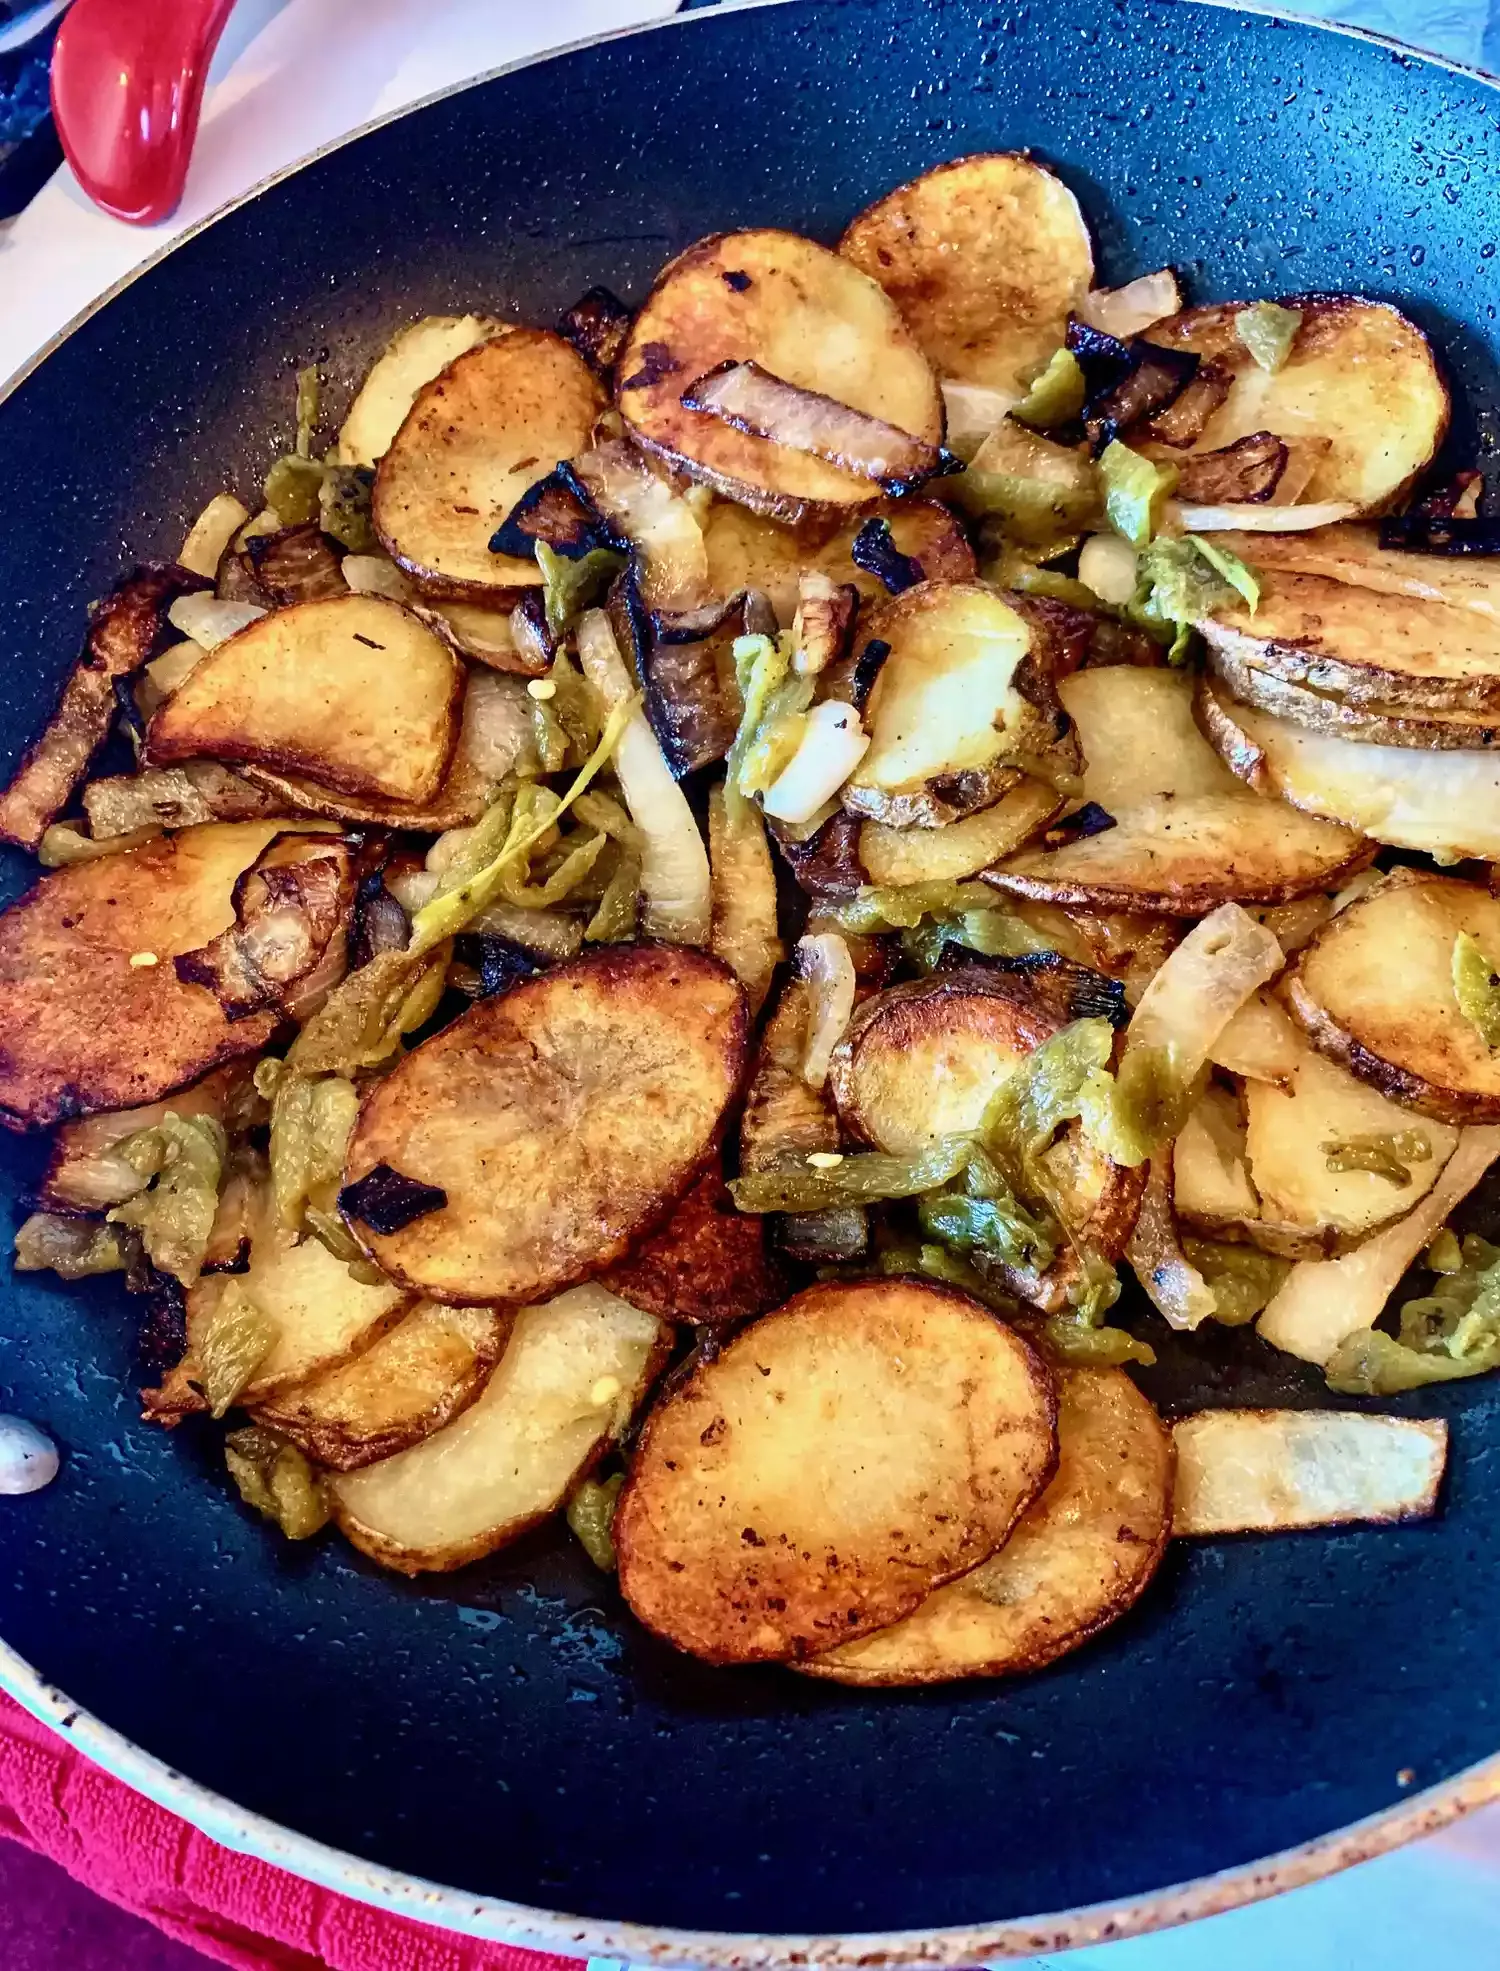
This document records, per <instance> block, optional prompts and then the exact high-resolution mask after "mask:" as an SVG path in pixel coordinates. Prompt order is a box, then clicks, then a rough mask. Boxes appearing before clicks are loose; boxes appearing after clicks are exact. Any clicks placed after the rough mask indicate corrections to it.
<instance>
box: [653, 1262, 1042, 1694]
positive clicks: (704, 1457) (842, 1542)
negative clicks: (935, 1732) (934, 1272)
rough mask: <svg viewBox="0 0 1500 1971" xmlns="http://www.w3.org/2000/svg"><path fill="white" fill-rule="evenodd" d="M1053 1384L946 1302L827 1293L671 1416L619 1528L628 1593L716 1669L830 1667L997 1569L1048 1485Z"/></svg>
mask: <svg viewBox="0 0 1500 1971" xmlns="http://www.w3.org/2000/svg"><path fill="white" fill-rule="evenodd" d="M1055 1416H1056V1399H1055V1397H1054V1394H1053V1388H1052V1379H1051V1377H1050V1375H1049V1374H1048V1372H1047V1369H1046V1367H1045V1366H1044V1364H1043V1363H1042V1361H1041V1360H1040V1358H1039V1357H1038V1356H1036V1355H1035V1354H1033V1352H1032V1351H1031V1349H1030V1348H1028V1346H1027V1345H1026V1343H1025V1342H1024V1341H1022V1340H1021V1338H1020V1336H1019V1335H1017V1334H1015V1333H1014V1332H1012V1330H1011V1329H1009V1328H1007V1327H1005V1326H1004V1325H1003V1324H1002V1323H1001V1322H999V1321H997V1320H996V1319H995V1318H994V1316H993V1315H991V1314H989V1313H988V1312H986V1310H985V1309H983V1308H981V1307H979V1306H978V1305H976V1303H975V1302H973V1301H971V1300H968V1299H966V1298H965V1297H964V1296H963V1295H962V1294H956V1293H953V1292H951V1291H950V1290H948V1289H946V1288H941V1287H934V1286H930V1285H925V1284H924V1285H917V1284H915V1283H914V1282H911V1281H907V1280H882V1281H876V1282H867V1283H864V1284H859V1285H848V1286H820V1287H811V1288H809V1289H808V1290H807V1291H806V1292H805V1293H801V1294H798V1295H797V1297H796V1298H795V1299H794V1300H791V1301H789V1302H788V1303H787V1305H786V1306H785V1307H783V1308H781V1309H780V1310H779V1311H778V1312H777V1313H774V1314H768V1315H766V1316H765V1318H764V1319H762V1320H760V1321H757V1322H756V1323H755V1324H754V1326H753V1327H750V1328H747V1329H746V1330H744V1332H743V1333H741V1334H739V1335H737V1336H736V1337H735V1339H734V1340H733V1341H731V1342H730V1343H729V1345H728V1346H727V1347H726V1348H725V1349H724V1350H723V1351H722V1352H721V1353H720V1354H718V1355H717V1356H715V1357H714V1358H713V1360H711V1361H707V1362H704V1363H702V1364H701V1365H700V1366H699V1367H698V1369H697V1370H696V1371H695V1372H694V1374H693V1375H692V1376H691V1377H690V1378H689V1379H688V1380H687V1381H686V1382H685V1383H684V1384H682V1386H681V1387H680V1388H678V1389H676V1390H674V1391H673V1392H672V1394H671V1395H670V1396H669V1397H668V1398H667V1399H666V1400H665V1401H664V1402H662V1403H661V1405H660V1406H659V1407H658V1408H657V1409H656V1411H655V1412H654V1413H653V1414H652V1416H651V1417H650V1419H649V1420H648V1422H647V1424H646V1428H645V1431H644V1432H643V1434H642V1437H641V1442H640V1445H639V1447H638V1449H637V1451H636V1455H635V1458H634V1461H633V1463H632V1467H631V1471H630V1475H629V1477H628V1478H627V1479H626V1482H625V1488H624V1490H623V1492H622V1493H621V1495H620V1504H619V1509H618V1511H617V1513H616V1515H615V1522H614V1542H615V1548H616V1551H617V1552H618V1554H619V1563H620V1589H621V1592H622V1593H623V1594H624V1596H625V1599H626V1601H627V1602H628V1603H629V1605H630V1607H631V1609H632V1610H633V1611H634V1613H635V1614H636V1615H637V1616H638V1617H639V1618H640V1619H641V1621H642V1622H644V1623H645V1624H646V1626H647V1627H648V1628H649V1629H652V1630H654V1631H655V1632H656V1634H658V1635H660V1636H663V1637H664V1638H665V1639H666V1640H667V1641H668V1642H670V1643H673V1644H675V1646H676V1647H677V1648H678V1649H682V1650H686V1651H688V1652H689V1653H691V1654H692V1655H695V1656H701V1657H704V1658H706V1659H707V1660H708V1661H709V1662H711V1663H753V1662H776V1661H781V1662H785V1661H788V1660H795V1659H798V1658H801V1657H805V1656H808V1655H814V1654H817V1653H818V1652H819V1651H820V1650H821V1649H823V1648H825V1647H826V1646H827V1645H828V1644H829V1643H830V1642H831V1641H832V1640H833V1639H835V1638H839V1639H846V1638H847V1639H850V1640H852V1639H853V1637H855V1636H857V1635H862V1634H864V1633H865V1632H866V1631H868V1630H870V1629H875V1628H883V1627H884V1626H885V1625H886V1624H887V1623H889V1622H894V1621H897V1620H899V1619H900V1617H901V1616H903V1615H906V1614H908V1613H910V1611H911V1610H912V1609H913V1608H915V1607H916V1606H917V1605H918V1603H919V1602H921V1601H922V1600H923V1598H924V1597H925V1596H926V1595H927V1594H928V1593H930V1592H931V1590H932V1589H933V1588H934V1587H937V1586H938V1585H939V1584H940V1583H941V1582H943V1581H947V1580H951V1579H952V1578H953V1577H954V1575H956V1574H959V1573H962V1572H963V1571H964V1570H965V1569H966V1568H968V1567H972V1566H973V1565H975V1564H976V1562H978V1561H980V1560H983V1559H984V1558H986V1557H987V1556H988V1555H989V1554H991V1553H993V1552H994V1551H995V1549H996V1548H997V1547H998V1546H999V1545H1000V1543H1001V1542H1002V1541H1003V1540H1004V1539H1005V1537H1006V1535H1007V1534H1008V1533H1009V1532H1010V1530H1011V1527H1012V1526H1013V1525H1014V1524H1015V1521H1016V1519H1017V1518H1018V1516H1019V1515H1020V1514H1021V1513H1022V1512H1024V1511H1025V1509H1026V1507H1027V1506H1028V1505H1029V1504H1030V1503H1031V1501H1032V1500H1033V1499H1034V1498H1035V1497H1036V1495H1037V1493H1038V1492H1039V1491H1040V1490H1041V1488H1042V1486H1043V1485H1045V1484H1046V1482H1047V1480H1048V1479H1049V1478H1050V1477H1051V1475H1052V1471H1053V1468H1054V1466H1055V1463H1056V1459H1057V1438H1056V1430H1055Z"/></svg>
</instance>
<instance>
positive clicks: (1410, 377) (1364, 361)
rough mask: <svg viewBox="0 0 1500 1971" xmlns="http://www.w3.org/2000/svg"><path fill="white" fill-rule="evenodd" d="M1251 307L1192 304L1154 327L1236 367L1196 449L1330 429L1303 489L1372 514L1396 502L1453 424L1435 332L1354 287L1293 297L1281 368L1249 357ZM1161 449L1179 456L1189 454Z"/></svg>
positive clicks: (1158, 337) (1306, 495)
mask: <svg viewBox="0 0 1500 1971" xmlns="http://www.w3.org/2000/svg"><path fill="white" fill-rule="evenodd" d="M1251 305H1252V304H1250V303H1248V302H1243V301H1227V302H1220V303H1218V304H1216V305H1215V306H1212V307H1208V308H1190V309H1188V310H1187V311H1186V313H1184V314H1181V315H1177V316H1175V317H1173V319H1172V320H1170V321H1165V322H1157V323H1155V324H1154V325H1153V327H1152V329H1151V331H1150V337H1149V339H1150V340H1151V341H1152V342H1159V343H1162V344H1164V345H1165V346H1167V347H1168V348H1174V349H1192V350H1196V351H1197V352H1198V353H1199V354H1200V355H1202V356H1204V357H1207V358H1210V359H1212V360H1213V361H1215V362H1220V363H1227V364H1229V365H1230V366H1231V367H1232V368H1233V370H1234V383H1233V385H1232V387H1231V389H1230V391H1229V394H1228V396H1227V397H1226V398H1225V400H1224V402H1223V403H1222V404H1221V405H1220V406H1219V408H1218V409H1217V410H1216V411H1215V412H1214V414H1213V416H1212V417H1211V418H1210V419H1209V421H1208V423H1207V424H1206V425H1205V426H1204V428H1203V430H1202V431H1201V432H1200V433H1199V435H1198V436H1197V438H1196V439H1195V441H1194V443H1193V445H1192V447H1191V450H1192V451H1193V452H1216V451H1219V450H1221V449H1222V448H1223V447H1224V446H1226V445H1232V444H1234V443H1235V442H1236V440H1238V439H1240V438H1246V437H1249V436H1250V435H1251V433H1253V432H1257V431H1270V432H1274V433H1275V435H1276V436H1277V437H1278V438H1285V439H1293V440H1295V439H1299V438H1326V439H1330V440H1331V441H1332V443H1331V445H1330V448H1329V450H1328V452H1327V453H1326V455H1325V456H1324V457H1323V458H1322V459H1320V460H1319V462H1318V464H1317V467H1316V469H1315V470H1314V472H1313V475H1312V478H1311V480H1310V481H1309V482H1308V484H1307V486H1306V487H1305V488H1304V489H1303V490H1302V492H1301V494H1300V496H1299V497H1300V498H1301V499H1302V500H1303V501H1305V502H1309V503H1316V502H1320V501H1325V500H1348V501H1352V502H1353V503H1354V505H1356V506H1357V507H1359V508H1360V509H1362V510H1363V511H1365V512H1377V511H1380V510H1382V509H1383V508H1385V507H1387V506H1389V505H1391V504H1392V503H1393V502H1394V501H1395V500H1396V498H1397V496H1398V495H1399V494H1400V493H1401V492H1402V491H1403V490H1404V489H1405V488H1406V487H1407V486H1409V485H1410V484H1411V482H1412V481H1413V479H1415V478H1416V476H1417V474H1418V473H1419V472H1420V471H1421V470H1422V468H1423V467H1424V466H1425V465H1426V464H1427V462H1428V460H1429V459H1431V457H1432V456H1433V454H1434V453H1435V452H1436V450H1437V448H1438V446H1439V445H1440V444H1441V443H1442V441H1443V435H1444V433H1445V432H1446V431H1447V428H1448V408H1449V406H1448V391H1447V386H1446V385H1445V384H1444V382H1443V379H1442V377H1441V375H1440V374H1439V372H1438V367H1437V364H1436V362H1435V360H1434V358H1433V354H1432V350H1431V348H1430V346H1429V344H1428V341H1427V338H1426V336H1425V335H1423V333H1422V331H1421V330H1420V329H1419V328H1418V327H1417V326H1416V324H1415V323H1413V322H1411V321H1409V320H1408V319H1407V317H1406V316H1405V315H1403V314H1402V313H1401V312H1400V310H1399V309H1396V308H1392V307H1391V306H1389V304H1387V303H1385V302H1378V301H1362V300H1359V299H1357V298H1356V297H1355V296H1353V295H1347V294H1328V295H1308V296H1305V297H1298V298H1297V299H1296V300H1294V301H1293V302H1291V303H1289V304H1288V305H1289V306H1292V307H1296V308H1298V309H1299V310H1300V311H1301V315H1302V325H1301V328H1300V329H1299V330H1298V332H1297V339H1296V341H1295V342H1294V343H1293V344H1292V348H1291V352H1290V354H1289V355H1288V356H1287V359H1286V361H1285V362H1284V363H1283V364H1282V366H1281V368H1280V369H1279V370H1276V371H1275V372H1274V373H1272V372H1268V371H1266V370H1263V369H1261V368H1260V366H1259V365H1258V364H1257V363H1254V362H1252V361H1251V360H1250V356H1249V352H1248V350H1246V349H1245V348H1244V346H1243V344H1241V342H1240V340H1239V337H1238V334H1237V333H1236V330H1235V317H1236V316H1237V315H1238V314H1239V313H1240V311H1241V310H1242V309H1244V308H1246V307H1249V306H1251ZM1150 449H1152V450H1155V449H1157V448H1155V447H1152V448H1150ZM1160 455H1161V456H1162V457H1165V458H1172V457H1177V458H1181V457H1182V452H1181V451H1180V450H1179V451H1177V452H1175V453H1174V452H1173V451H1171V450H1163V451H1162V452H1161V454H1160Z"/></svg>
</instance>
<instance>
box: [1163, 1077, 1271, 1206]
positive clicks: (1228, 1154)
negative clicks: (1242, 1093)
mask: <svg viewBox="0 0 1500 1971" xmlns="http://www.w3.org/2000/svg"><path fill="white" fill-rule="evenodd" d="M1245 1136H1246V1131H1245V1118H1244V1116H1243V1114H1242V1113H1241V1110H1240V1102H1239V1098H1238V1097H1237V1096H1236V1095H1234V1094H1233V1093H1232V1092H1231V1091H1230V1090H1229V1089H1227V1088H1219V1087H1209V1088H1205V1089H1204V1091H1203V1093H1202V1095H1201V1096H1200V1097H1199V1098H1198V1101H1197V1103H1196V1105H1195V1106H1194V1108H1193V1111H1192V1113H1191V1114H1190V1115H1189V1117H1188V1119H1187V1121H1186V1122H1185V1123H1184V1124H1183V1126H1182V1128H1181V1130H1179V1132H1178V1134H1177V1138H1176V1141H1175V1142H1174V1143H1173V1145H1172V1210H1173V1213H1174V1214H1175V1216H1176V1217H1177V1218H1178V1219H1179V1220H1180V1221H1181V1222H1182V1223H1183V1224H1184V1225H1195V1226H1197V1227H1199V1228H1200V1229H1201V1230H1203V1231H1208V1232H1217V1231H1221V1230H1228V1229H1233V1228H1237V1227H1240V1226H1243V1225H1245V1224H1247V1223H1249V1222H1251V1221H1253V1220H1255V1219H1257V1218H1259V1216H1260V1199H1259V1198H1258V1197H1257V1196H1256V1192H1255V1186H1254V1185H1253V1184H1252V1183H1251V1182H1250V1166H1249V1152H1248V1146H1247V1144H1246V1140H1245Z"/></svg>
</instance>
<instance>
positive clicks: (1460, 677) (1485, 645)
mask: <svg viewBox="0 0 1500 1971" xmlns="http://www.w3.org/2000/svg"><path fill="white" fill-rule="evenodd" d="M1199 628H1200V629H1201V630H1202V632H1203V635H1204V638H1205V639H1206V641H1207V642H1208V644H1209V645H1210V647H1211V648H1212V649H1214V650H1215V651H1222V652H1224V654H1225V655H1226V657H1228V658H1229V659H1230V660H1231V661H1237V662H1238V663H1239V664H1241V665H1253V666H1254V667H1255V669H1257V670H1261V671H1269V672H1270V673H1271V675H1272V676H1273V677H1280V678H1284V679H1285V680H1286V681H1287V683H1289V684H1300V685H1306V686H1307V687H1308V688H1309V689H1311V690H1314V691H1320V692H1324V693H1326V694H1328V695H1329V696H1332V697H1335V698H1342V699H1345V700H1346V701H1347V702H1348V703H1349V704H1351V705H1365V706H1372V707H1383V708H1388V709H1391V710H1395V711H1401V712H1414V711H1429V712H1459V711H1469V712H1481V713H1495V714H1496V715H1497V716H1500V623H1497V622H1494V621H1492V620H1491V619H1490V618H1489V617H1486V616H1480V615H1476V614H1475V612H1474V611H1473V610H1472V609H1452V608H1450V607H1449V606H1448V605H1447V604H1446V603H1443V602H1424V601H1419V600H1418V599H1417V598H1415V597H1413V596H1408V595H1377V594H1376V593H1375V591H1374V590H1373V589H1366V588H1357V587H1354V586H1352V585H1351V584H1348V583H1345V582H1331V581H1328V580H1327V579H1325V577H1323V576H1321V575H1281V574H1277V575H1274V576H1271V577H1270V578H1269V579H1267V580H1265V581H1264V582H1263V583H1262V585H1261V596H1260V603H1259V605H1258V607H1257V608H1256V611H1255V614H1254V615H1253V616H1252V615H1250V614H1249V612H1248V611H1247V610H1245V609H1243V608H1235V609H1232V610H1224V611H1221V612H1219V613H1218V614H1217V615H1216V616H1215V617H1213V618H1212V619H1205V620H1204V621H1203V622H1202V623H1201V624H1200V625H1199Z"/></svg>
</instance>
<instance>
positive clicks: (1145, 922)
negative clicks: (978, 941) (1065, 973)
mask: <svg viewBox="0 0 1500 1971" xmlns="http://www.w3.org/2000/svg"><path fill="white" fill-rule="evenodd" d="M954 826H955V827H957V826H958V824H957V823H956V822H955V824H954ZM1010 908H1011V909H1012V910H1014V912H1015V914H1016V915H1017V917H1019V918H1020V919H1021V921H1022V923H1023V924H1029V925H1030V926H1031V928H1032V929H1033V930H1034V931H1039V932H1040V933H1041V935H1042V936H1043V937H1044V938H1046V939H1047V940H1048V941H1049V943H1051V944H1052V945H1053V946H1054V948H1055V949H1056V950H1058V951H1060V952H1061V953H1062V955H1063V957H1064V958H1071V959H1072V960H1073V962H1074V963H1075V964H1077V965H1087V966H1088V968H1089V970H1090V971H1092V972H1102V973H1103V974H1104V976H1105V977H1106V978H1107V979H1118V980H1119V981H1120V984H1121V985H1122V986H1123V987H1124V989H1125V1003H1126V1005H1127V1006H1134V1005H1135V1004H1136V1002H1137V1001H1138V1000H1139V998H1140V996H1141V994H1142V993H1143V992H1144V991H1145V990H1146V987H1147V986H1148V985H1150V983H1151V981H1152V979H1154V978H1155V976H1156V974H1157V973H1158V972H1159V971H1160V970H1161V968H1162V966H1163V965H1164V964H1165V963H1166V961H1167V959H1168V958H1169V957H1170V956H1171V954H1172V951H1173V949H1174V947H1175V946H1176V945H1178V944H1179V943H1181V941H1182V936H1183V933H1184V931H1185V930H1186V929H1187V928H1188V926H1187V925H1186V924H1185V923H1184V922H1183V921H1182V919H1180V918H1177V917H1158V916H1155V915H1153V914H1152V913H1151V912H1149V911H1136V910H1084V909H1081V908H1079V907H1077V906H1075V907H1074V908H1072V909H1070V910H1065V909H1063V907H1062V906H1061V905H1060V904H1055V903H1036V902H1034V901H1033V900H1032V899H1031V898H1030V897H1013V898H1012V899H1011V903H1010Z"/></svg>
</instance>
